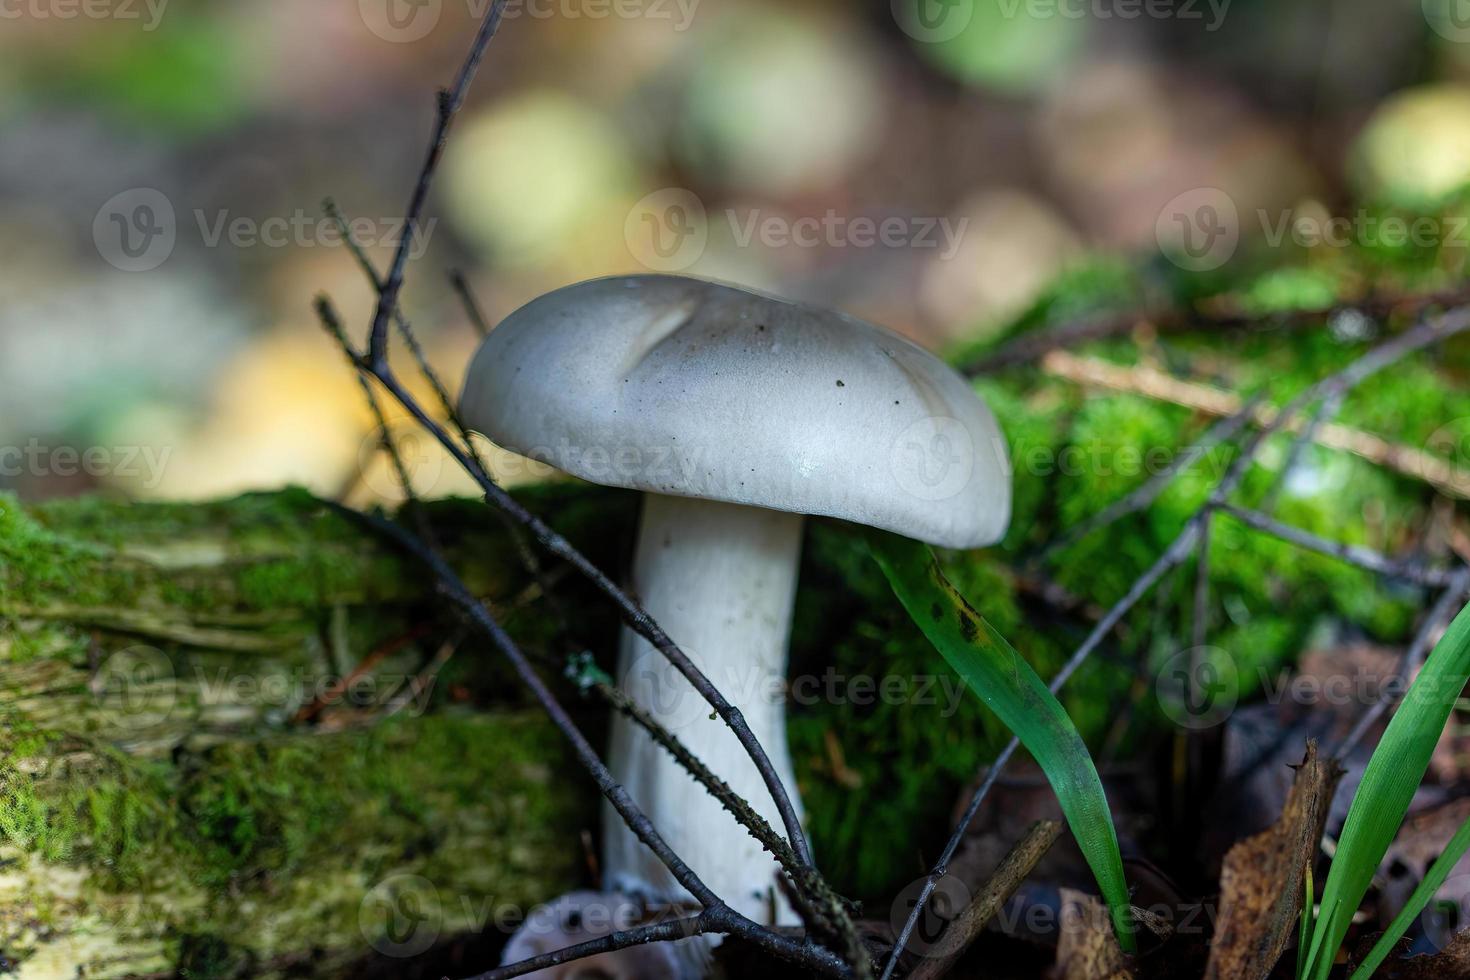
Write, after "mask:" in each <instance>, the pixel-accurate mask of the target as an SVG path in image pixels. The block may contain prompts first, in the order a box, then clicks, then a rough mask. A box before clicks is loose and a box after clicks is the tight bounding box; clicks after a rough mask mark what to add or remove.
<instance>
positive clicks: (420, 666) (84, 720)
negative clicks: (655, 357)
mask: <svg viewBox="0 0 1470 980" xmlns="http://www.w3.org/2000/svg"><path fill="white" fill-rule="evenodd" d="M543 493H544V499H538V501H537V506H538V510H539V511H540V512H541V513H546V514H549V515H550V516H551V517H552V519H553V521H554V522H558V523H559V526H560V527H561V529H562V530H563V532H564V533H568V534H569V535H570V536H572V537H573V539H574V540H576V541H577V542H578V543H579V544H583V545H586V546H588V547H590V548H591V549H592V550H593V551H594V552H596V551H599V550H600V551H602V552H604V555H603V559H604V560H612V561H616V560H617V556H616V554H613V555H611V556H610V557H609V556H608V555H607V554H606V552H607V551H608V550H609V549H613V550H614V551H615V550H616V548H617V546H618V543H619V541H620V540H621V534H608V533H607V527H609V526H611V527H614V528H618V529H620V531H621V529H626V530H629V531H630V530H631V528H632V513H633V506H634V501H633V500H632V498H631V496H630V495H623V494H614V493H607V492H589V491H575V490H554V491H544V492H543ZM423 515H424V517H425V520H426V521H427V522H428V524H429V526H430V527H431V528H432V531H433V534H434V536H435V537H436V538H437V539H438V540H439V541H440V542H441V544H442V545H443V546H444V547H445V549H446V551H447V552H448V553H449V555H450V556H451V558H452V559H453V560H454V562H455V564H456V565H457V566H458V567H459V568H460V569H461V570H462V572H463V574H464V575H465V577H466V579H467V581H469V582H470V583H471V585H472V587H473V588H475V590H476V591H477V593H478V594H480V595H483V596H484V597H485V598H486V600H487V601H489V602H490V603H491V604H492V605H494V606H496V607H497V609H498V610H499V611H500V612H501V613H502V615H503V616H504V617H505V618H506V620H507V621H508V623H510V625H511V627H512V629H513V630H514V631H516V632H517V635H518V636H519V637H520V638H521V639H522V641H523V642H524V643H525V644H526V645H527V647H528V649H530V650H532V651H533V652H535V651H538V650H539V651H541V652H543V653H546V654H550V655H551V659H550V661H549V662H550V663H552V664H553V665H554V664H556V663H558V662H559V661H560V658H561V654H562V653H563V652H564V649H557V648H556V645H557V644H565V643H575V642H577V639H578V638H577V637H571V638H566V637H557V636H555V635H554V634H553V629H552V628H549V627H548V625H547V624H548V623H550V622H552V621H553V620H554V617H552V616H550V615H548V614H547V612H546V610H545V603H546V601H547V597H546V596H544V595H542V594H541V586H540V584H538V581H537V580H536V579H533V578H532V576H531V575H530V574H529V573H528V572H527V571H526V570H525V568H524V567H523V565H522V563H521V561H520V558H519V552H518V551H517V549H516V548H515V547H514V546H513V545H512V543H511V541H510V540H509V538H508V534H507V532H506V530H505V529H504V527H503V526H502V525H500V524H499V523H498V522H497V521H496V520H495V519H494V518H493V516H492V515H490V513H489V511H488V509H487V508H485V507H483V506H481V505H478V504H464V503H446V504H435V505H429V506H428V507H426V508H423ZM577 587H578V586H577V585H576V583H571V582H565V581H564V582H563V583H562V584H559V585H556V586H554V587H553V588H554V589H555V590H557V591H560V590H561V589H563V588H565V589H566V591H567V594H566V595H563V596H558V597H554V598H557V599H558V600H559V601H567V602H576V603H577V606H576V608H578V609H579V610H581V609H589V608H595V607H596V606H597V605H598V604H595V603H582V602H580V601H579V599H580V596H579V595H578V594H577V592H576V591H575V590H576V588H577ZM445 617H446V613H445V612H444V609H443V606H442V605H441V604H439V603H437V602H436V601H435V600H434V595H433V588H432V583H431V582H429V581H427V580H426V576H425V575H424V574H423V572H422V570H421V569H419V568H418V567H417V566H415V565H413V564H412V563H411V561H410V560H408V559H406V558H401V557H400V556H398V555H397V554H395V553H394V552H393V551H392V550H391V549H390V548H389V546H388V545H387V544H385V543H383V542H381V541H379V540H377V539H376V538H375V537H374V536H373V535H372V534H371V532H369V531H368V530H366V529H365V528H364V527H362V526H361V525H360V524H358V523H357V522H355V521H353V520H352V519H351V518H350V517H348V516H346V515H344V514H342V513H340V512H337V511H335V510H333V509H332V508H330V507H329V506H327V505H326V504H324V503H323V502H321V501H319V500H316V499H315V498H313V497H311V496H310V495H309V494H306V493H304V492H302V491H283V492H280V493H271V494H252V495H247V496H244V497H240V498H237V499H234V500H229V501H223V502H219V503H209V504H199V505H183V504H132V505H122V504H115V503H109V502H105V501H100V500H94V499H83V500H79V501H67V502H60V503H52V504H46V505H38V506H33V507H29V508H27V507H22V506H20V505H19V504H18V503H17V502H16V501H15V500H13V499H11V498H8V497H4V496H0V725H3V728H0V957H3V965H0V970H10V971H13V972H14V973H15V974H16V975H18V976H20V977H25V978H49V977H58V978H59V977H77V976H86V977H89V978H95V977H125V976H139V975H141V976H176V975H187V976H190V977H234V976H252V977H254V976H275V975H279V976H285V975H291V976H344V975H352V976H365V975H369V972H370V970H371V969H373V968H372V967H369V966H367V965H365V964H368V963H370V962H376V963H378V964H379V966H378V967H376V969H379V970H381V971H383V973H384V975H390V976H404V975H408V970H407V968H406V964H407V963H408V962H409V960H410V958H414V962H419V961H420V960H421V959H422V955H421V954H424V953H425V951H426V950H431V949H432V947H434V946H435V945H436V944H442V943H443V942H445V941H446V940H450V939H453V938H454V937H456V936H464V935H467V934H477V933H480V934H488V935H489V936H490V937H491V938H489V939H487V940H484V941H485V942H487V943H489V944H490V945H491V946H494V945H496V943H497V940H496V939H495V938H494V937H495V936H502V937H503V936H504V935H506V934H508V930H510V929H513V928H514V926H515V925H516V924H517V923H518V921H519V917H520V916H521V915H522V914H524V912H525V911H526V910H528V909H529V908H530V907H531V906H532V905H534V903H536V902H538V901H544V900H547V899H550V898H552V897H554V896H555V895H557V894H558V893H560V892H562V891H564V890H566V889H568V888H571V887H574V886H576V885H578V884H579V883H581V882H583V881H584V880H585V879H586V867H585V860H584V858H583V854H582V850H583V849H582V846H581V844H580V838H581V834H582V832H583V831H584V830H592V829H595V826H594V825H595V821H596V815H597V813H598V810H597V807H596V806H595V805H594V803H593V800H592V799H591V795H590V786H589V783H588V782H587V781H586V780H585V779H583V778H581V776H580V772H579V770H577V768H576V766H575V763H574V762H572V761H571V760H570V758H569V754H568V753H567V752H566V751H565V749H564V746H563V742H562V739H561V737H560V735H559V734H558V733H557V732H556V731H555V730H554V729H553V728H552V726H551V725H550V723H549V722H548V721H546V720H545V718H544V717H543V716H542V715H541V713H540V712H539V711H537V710H535V709H534V708H533V707H531V706H530V704H529V702H528V701H527V700H526V699H525V698H524V697H523V696H522V695H521V694H520V692H519V691H518V689H517V687H516V685H515V683H514V682H513V680H511V679H510V677H509V673H508V671H506V670H504V668H502V667H501V666H500V665H499V664H498V662H496V661H495V660H494V654H493V653H492V652H490V651H489V650H488V649H486V648H485V647H484V646H483V645H482V644H480V643H479V642H478V641H477V640H475V639H474V638H469V639H466V640H465V641H464V642H463V643H462V644H461V645H460V646H459V647H457V648H456V647H454V646H452V645H450V644H451V641H452V640H453V638H454V637H455V636H456V635H457V634H459V626H458V624H457V623H456V622H455V621H453V620H452V619H447V618H445ZM579 617H580V612H579ZM576 628H578V629H581V630H584V631H587V632H589V633H594V632H601V633H602V635H604V636H605V637H611V636H612V635H614V634H615V630H614V628H613V624H612V621H611V619H610V617H609V616H608V615H607V614H606V613H601V612H590V613H589V614H588V618H586V621H585V622H581V623H579V624H578V626H577V627H576ZM556 669H558V668H556V667H554V666H553V668H552V670H549V671H548V676H553V671H554V670H556ZM574 707H579V706H578V705H576V704H574ZM580 710H583V711H584V712H586V711H587V709H586V707H585V706H580ZM586 721H587V724H586V725H585V730H586V731H588V732H589V734H592V735H593V736H594V737H597V738H600V737H601V733H602V722H601V720H600V719H598V718H587V719H586ZM384 964H386V967H385V966H384ZM487 965H489V964H488V963H485V962H477V963H472V964H465V967H464V969H465V972H474V971H475V970H476V969H483V968H485V967H486V966H487ZM435 975H438V974H435Z"/></svg>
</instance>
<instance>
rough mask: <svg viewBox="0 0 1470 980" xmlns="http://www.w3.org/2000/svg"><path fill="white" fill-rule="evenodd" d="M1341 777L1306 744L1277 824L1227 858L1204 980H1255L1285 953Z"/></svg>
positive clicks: (1311, 744) (1334, 765) (1313, 746)
mask: <svg viewBox="0 0 1470 980" xmlns="http://www.w3.org/2000/svg"><path fill="white" fill-rule="evenodd" d="M1341 776H1342V770H1341V769H1339V768H1338V766H1337V763H1336V762H1334V761H1332V760H1331V759H1319V758H1318V757H1317V743H1316V742H1315V741H1311V742H1308V743H1307V754H1306V758H1304V759H1303V760H1302V764H1301V766H1299V767H1298V768H1297V771H1296V780H1295V782H1294V783H1293V784H1292V787H1291V793H1290V794H1289V795H1288V796H1287V798H1286V807H1285V808H1284V809H1283V810H1282V813H1281V819H1280V820H1278V821H1276V824H1275V825H1274V826H1273V827H1271V828H1270V829H1269V830H1266V831H1264V832H1262V833H1259V834H1257V835H1255V836H1254V837H1247V838H1246V839H1245V840H1243V841H1241V842H1240V843H1238V844H1236V845H1235V846H1234V847H1232V848H1231V849H1230V851H1229V853H1227V854H1226V855H1225V865H1224V868H1223V870H1222V871H1221V873H1220V914H1219V920H1218V922H1217V924H1216V927H1215V939H1214V942H1213V943H1212V945H1211V949H1210V961H1209V965H1208V966H1207V967H1206V968H1205V978H1206V980H1260V978H1261V977H1265V976H1266V975H1267V974H1269V973H1270V972H1271V970H1272V968H1273V967H1275V965H1276V961H1277V960H1279V959H1280V958H1281V954H1282V953H1283V952H1285V951H1286V944H1287V943H1288V942H1289V941H1290V939H1291V932H1292V929H1293V928H1294V927H1295V925H1296V922H1297V917H1298V915H1299V913H1300V912H1301V902H1302V891H1303V875H1304V873H1305V870H1306V868H1307V866H1308V864H1309V863H1310V862H1311V861H1312V860H1313V858H1314V857H1315V856H1316V853H1317V846H1318V844H1319V843H1320V842H1321V840H1322V827H1323V824H1324V823H1325V821H1326V819H1327V808H1328V805H1329V804H1330V803H1331V801H1332V791H1333V790H1334V789H1335V788H1336V786H1337V781H1338V779H1339V778H1341Z"/></svg>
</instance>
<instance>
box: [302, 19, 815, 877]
mask: <svg viewBox="0 0 1470 980" xmlns="http://www.w3.org/2000/svg"><path fill="white" fill-rule="evenodd" d="M505 3H506V0H495V2H494V4H492V6H491V7H490V8H489V9H488V10H487V11H486V13H485V18H484V20H483V21H482V22H481V24H480V28H479V31H478V32H477V33H476V35H475V40H474V42H473V43H472V45H471V47H470V52H469V55H468V57H467V58H466V60H465V63H464V66H463V67H462V68H461V69H460V73H459V75H458V77H457V78H456V80H455V84H454V86H453V87H452V88H451V89H450V90H448V91H446V92H441V93H440V96H439V107H438V109H439V111H438V116H437V122H436V125H435V128H434V135H433V138H432V141H431V143H430V147H429V152H428V155H427V157H426V158H425V160H424V164H423V167H422V169H421V170H420V172H419V176H418V181H417V183H416V184H415V186H414V192H413V196H412V197H411V198H410V201H409V206H408V213H407V216H406V221H405V230H404V234H403V235H402V236H401V238H400V240H399V243H398V248H397V250H396V252H395V253H394V256H393V263H392V265H391V267H390V270H389V273H388V275H387V277H386V278H385V279H384V280H383V282H382V289H381V290H380V291H379V293H378V302H377V306H376V308H375V310H374V313H373V321H372V326H371V329H370V331H369V339H368V348H367V351H366V352H365V353H358V352H357V351H355V349H354V348H352V347H351V346H350V345H349V346H347V348H346V350H347V352H348V354H349V356H350V357H352V359H353V361H354V363H355V364H356V365H357V366H358V368H359V369H360V370H362V371H363V372H365V373H367V374H369V375H371V376H372V377H374V378H376V379H377V381H378V382H379V384H381V385H382V386H383V387H384V389H386V390H387V391H388V392H389V394H391V395H392V396H393V397H394V399H395V400H397V401H398V403H399V404H400V405H402V406H403V408H404V409H405V410H407V411H408V413H409V414H410V415H412V416H413V417H414V418H415V419H416V420H417V421H418V422H419V424H420V425H422V426H423V427H424V428H425V430H426V431H427V432H428V433H429V434H430V435H432V436H433V437H434V438H435V439H436V440H438V442H439V443H440V444H441V445H442V446H444V448H445V449H446V450H447V451H448V452H449V454H450V455H451V456H453V457H454V458H455V460H456V462H458V463H459V464H460V465H461V466H463V467H464V468H465V470H466V472H468V473H469V474H470V476H471V477H472V478H473V479H474V480H475V482H476V483H477V484H478V485H479V486H480V489H481V491H482V492H483V493H484V495H485V499H486V501H487V502H488V503H490V504H492V505H493V506H495V507H496V508H498V509H499V510H501V511H502V512H504V513H506V514H507V515H509V516H510V518H511V519H512V520H514V521H515V522H516V523H517V524H520V525H521V526H522V527H524V528H526V529H527V530H528V531H529V532H530V533H531V536H532V537H533V538H534V539H535V540H536V541H537V542H538V543H539V544H540V545H541V546H542V547H544V548H545V549H546V550H548V551H549V552H551V553H552V554H553V555H556V556H557V557H559V558H561V559H563V560H565V561H567V562H568V563H569V564H571V565H572V567H573V568H575V569H576V570H577V571H578V572H580V573H581V574H583V575H584V576H586V577H587V579H588V580H589V581H590V582H592V584H593V585H594V586H596V587H597V588H598V589H599V590H600V591H602V592H603V593H604V594H605V595H607V596H608V597H609V598H610V599H612V600H613V603H614V604H615V605H616V606H617V608H618V611H619V613H620V614H621V615H622V618H623V620H624V622H625V623H627V624H628V626H629V628H630V629H632V630H633V631H634V632H635V633H637V634H638V635H639V636H642V637H643V638H644V639H645V640H647V641H648V642H649V643H650V644H651V645H652V646H653V647H654V649H656V650H658V651H659V652H660V653H661V654H662V655H663V656H664V657H665V658H666V659H667V660H668V661H669V662H670V663H672V664H673V665H674V667H675V669H677V670H678V671H679V673H680V674H682V675H683V676H684V678H685V679H686V680H688V681H689V683H690V684H691V686H693V687H694V689H695V690H696V691H698V692H699V694H700V695H701V696H702V697H703V698H704V699H705V700H706V701H707V702H708V703H709V704H710V706H711V707H712V708H714V710H715V713H716V714H717V715H718V716H719V717H720V718H721V719H723V720H724V722H725V724H726V725H728V726H729V727H730V729H731V730H732V731H733V732H734V733H735V736H736V738H737V739H738V740H739V742H740V744H741V746H742V747H743V748H744V749H745V751H746V753H747V754H748V755H749V756H750V758H751V761H752V762H753V763H754V765H755V767H756V769H757V771H758V772H759V774H760V776H761V780H762V782H764V783H765V786H766V789H767V791H768V792H769V793H770V794H771V798H772V800H773V801H774V803H775V805H776V809H777V812H778V813H779V814H780V816H781V822H782V824H783V826H784V828H785V830H786V835H787V837H788V839H789V840H790V842H791V846H792V849H793V850H794V851H795V852H796V855H797V857H798V858H799V859H800V860H801V861H802V863H803V864H808V865H809V864H811V863H812V860H811V848H810V846H809V845H808V844H807V840H806V836H805V834H804V832H803V831H802V828H801V821H800V819H799V817H798V816H797V813H796V808H795V806H794V805H793V804H792V802H791V797H790V795H789V794H788V793H787V791H786V788H785V786H783V785H782V783H781V779H780V776H779V775H777V773H776V769H775V766H774V765H773V764H772V763H771V760H770V757H769V756H768V755H767V753H766V750H765V748H764V747H763V746H762V745H761V744H760V741H759V740H758V739H757V738H756V737H755V733H754V732H752V731H751V730H750V726H749V725H748V724H747V723H746V721H745V718H744V716H743V715H742V714H741V712H740V710H739V709H738V708H736V707H735V706H734V705H732V704H731V703H730V702H729V701H728V700H726V699H725V697H724V695H722V694H721V693H720V692H719V690H718V689H717V688H716V687H715V686H714V684H712V683H711V682H710V680H709V678H708V677H706V676H705V675H704V673H703V672H702V671H701V670H700V669H699V668H698V667H697V666H696V665H695V664H694V662H693V661H691V660H690V659H689V657H688V656H687V655H686V654H685V652H684V651H683V650H682V649H681V648H680V647H679V645H678V644H676V643H675V642H674V641H673V640H672V639H671V638H670V637H669V636H668V634H667V633H665V632H664V630H663V628H662V627H661V626H659V625H658V623H657V622H655V621H654V619H653V617H651V616H650V615H649V614H648V612H647V611H646V610H645V609H643V607H642V606H641V605H640V604H639V603H638V602H637V601H636V600H635V599H633V598H632V597H631V596H630V595H628V594H627V593H626V592H625V591H624V590H623V589H622V588H620V587H619V586H618V585H617V583H615V582H613V581H612V579H610V578H609V577H608V576H607V575H606V574H605V573H604V572H603V571H602V570H601V569H599V568H597V567H596V566H595V565H593V564H592V562H591V561H589V560H588V559H587V558H586V557H585V556H584V555H582V554H581V552H579V551H578V550H577V549H576V548H574V547H573V546H572V545H571V543H570V542H568V541H567V540H566V539H565V538H564V537H562V536H561V535H560V534H558V533H556V532H555V531H553V530H552V529H551V528H550V527H548V526H547V525H546V524H545V523H544V522H543V521H541V520H540V519H539V518H538V517H536V516H535V515H534V514H532V513H530V512H529V511H528V510H526V509H525V507H523V506H522V505H521V504H520V502H519V501H517V500H515V498H513V497H512V496H511V495H510V494H508V493H506V491H505V490H504V488H502V487H501V486H500V485H499V484H497V483H496V482H495V481H494V479H492V478H491V476H490V474H489V473H488V472H487V470H486V469H485V467H483V466H481V465H480V464H479V462H478V461H477V460H476V459H475V458H474V454H473V452H470V451H467V449H466V447H464V446H461V445H460V444H459V443H458V442H456V440H454V439H453V438H451V437H450V435H449V433H448V432H446V431H445V430H444V428H443V427H442V426H440V425H439V424H438V423H437V422H435V421H434V419H432V418H431V417H430V416H429V415H428V413H427V412H425V411H424V409H423V407H422V406H420V405H419V404H418V402H417V401H416V400H415V399H414V398H413V396H412V395H411V394H409V393H408V391H407V390H406V389H404V387H403V386H402V385H401V384H400V383H399V381H398V379H397V377H396V376H395V375H394V373H393V369H392V367H391V366H390V365H389V363H388V323H389V321H390V320H391V319H392V318H393V316H394V314H395V312H396V310H397V305H398V296H399V293H400V292H401V291H402V288H403V280H404V275H405V271H406V269H407V265H408V258H409V252H410V250H411V246H412V242H413V239H414V234H415V231H416V229H417V228H418V225H419V220H420V218H421V217H422V215H423V210H424V206H425V203H426V202H427V200H428V193H429V187H430V185H431V184H432V182H433V178H434V173H435V171H436V170H437V168H438V165H439V161H440V159H441V158H442V156H443V153H444V148H445V145H446V144H447V142H448V137H449V130H450V127H451V124H452V123H453V120H454V116H455V114H456V113H457V112H458V111H459V108H460V106H461V105H463V103H464V99H465V96H466V94H467V93H468V91H469V86H470V83H471V82H472V81H473V80H474V76H475V72H476V70H477V69H478V68H479V65H480V62H481V61H482V60H483V59H484V56H485V51H486V49H487V48H488V46H489V44H490V40H491V38H492V37H494V35H495V31H496V29H497V28H498V27H499V24H500V20H501V15H502V13H503V11H504V8H505ZM316 306H317V313H318V316H319V317H320V318H321V319H322V321H323V322H324V323H330V322H336V323H339V324H340V318H338V317H337V315H336V313H335V312H334V311H333V310H332V307H331V304H330V303H329V302H328V301H327V300H326V299H325V297H321V298H319V299H318V301H317V304H316ZM329 329H331V328H330V327H329ZM336 330H337V333H338V334H341V328H340V325H339V326H338V327H337V328H336Z"/></svg>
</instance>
